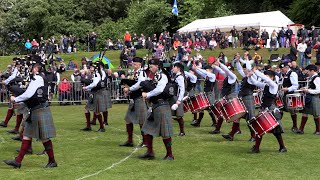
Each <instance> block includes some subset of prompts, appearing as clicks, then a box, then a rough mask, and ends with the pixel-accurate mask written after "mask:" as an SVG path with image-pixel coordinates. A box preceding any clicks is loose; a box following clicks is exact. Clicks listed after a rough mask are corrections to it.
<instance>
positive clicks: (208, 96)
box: [205, 91, 216, 105]
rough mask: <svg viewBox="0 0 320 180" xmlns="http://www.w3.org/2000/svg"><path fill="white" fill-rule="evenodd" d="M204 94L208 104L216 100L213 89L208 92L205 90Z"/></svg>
mask: <svg viewBox="0 0 320 180" xmlns="http://www.w3.org/2000/svg"><path fill="white" fill-rule="evenodd" d="M205 94H206V95H207V98H208V100H209V103H210V105H213V104H214V103H215V101H216V98H215V95H214V92H213V91H210V92H205Z"/></svg>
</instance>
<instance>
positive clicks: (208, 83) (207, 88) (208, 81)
mask: <svg viewBox="0 0 320 180" xmlns="http://www.w3.org/2000/svg"><path fill="white" fill-rule="evenodd" d="M204 69H205V70H204ZM204 69H200V68H199V67H197V66H196V65H195V64H194V65H193V70H194V71H196V73H197V74H198V75H199V76H201V77H202V78H204V79H205V81H204V92H205V94H206V96H207V98H208V100H209V103H210V104H211V105H212V104H214V102H215V95H214V88H213V87H214V84H215V82H216V75H215V74H214V73H212V67H211V66H205V67H204ZM208 113H209V115H210V117H211V120H212V125H213V126H215V125H216V124H217V123H216V118H215V116H214V115H213V113H212V112H211V111H209V110H208ZM203 116H204V111H203V110H202V111H200V113H199V118H198V119H197V121H195V122H192V123H191V125H192V126H195V127H199V126H200V123H201V120H202V118H203Z"/></svg>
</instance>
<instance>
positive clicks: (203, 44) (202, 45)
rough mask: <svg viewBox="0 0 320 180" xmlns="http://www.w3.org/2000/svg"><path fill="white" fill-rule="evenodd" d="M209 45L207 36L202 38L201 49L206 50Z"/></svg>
mask: <svg viewBox="0 0 320 180" xmlns="http://www.w3.org/2000/svg"><path fill="white" fill-rule="evenodd" d="M207 47H208V42H207V40H206V38H204V37H203V38H202V39H201V50H205V49H207Z"/></svg>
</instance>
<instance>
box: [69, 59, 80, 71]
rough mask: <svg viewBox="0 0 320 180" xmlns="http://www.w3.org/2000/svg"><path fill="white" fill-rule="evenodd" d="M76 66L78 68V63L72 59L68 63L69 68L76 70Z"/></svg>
mask: <svg viewBox="0 0 320 180" xmlns="http://www.w3.org/2000/svg"><path fill="white" fill-rule="evenodd" d="M75 68H78V67H77V65H76V64H75V63H74V62H73V61H72V60H70V61H69V63H68V67H67V70H74V69H75Z"/></svg>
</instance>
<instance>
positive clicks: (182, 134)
mask: <svg viewBox="0 0 320 180" xmlns="http://www.w3.org/2000/svg"><path fill="white" fill-rule="evenodd" d="M185 135H186V133H184V132H181V133H179V135H178V136H185Z"/></svg>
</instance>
